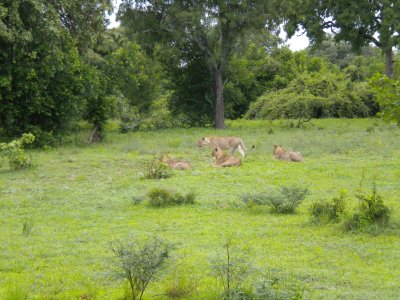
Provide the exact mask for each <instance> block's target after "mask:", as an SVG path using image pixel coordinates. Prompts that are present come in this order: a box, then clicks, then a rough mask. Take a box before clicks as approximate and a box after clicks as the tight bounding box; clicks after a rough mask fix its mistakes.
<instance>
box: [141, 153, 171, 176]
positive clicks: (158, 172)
mask: <svg viewBox="0 0 400 300" xmlns="http://www.w3.org/2000/svg"><path fill="white" fill-rule="evenodd" d="M170 176H171V173H170V171H169V169H168V166H166V165H165V164H163V163H162V162H161V161H160V159H159V158H157V157H154V158H153V160H152V161H150V162H147V163H146V164H145V172H144V177H145V178H147V179H164V178H168V177H170Z"/></svg>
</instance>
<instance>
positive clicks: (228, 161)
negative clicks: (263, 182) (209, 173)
mask: <svg viewBox="0 0 400 300" xmlns="http://www.w3.org/2000/svg"><path fill="white" fill-rule="evenodd" d="M211 156H212V157H213V158H214V161H215V162H214V164H213V165H212V166H213V167H233V166H236V167H238V166H240V165H241V164H242V162H241V161H240V159H239V158H237V157H234V156H233V155H230V154H225V153H224V151H222V149H221V148H219V147H217V148H214V150H213V152H212V153H211Z"/></svg>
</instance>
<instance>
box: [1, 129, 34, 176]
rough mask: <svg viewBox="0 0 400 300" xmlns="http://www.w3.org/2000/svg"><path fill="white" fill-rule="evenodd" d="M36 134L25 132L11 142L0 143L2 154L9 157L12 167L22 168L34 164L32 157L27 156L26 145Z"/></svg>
mask: <svg viewBox="0 0 400 300" xmlns="http://www.w3.org/2000/svg"><path fill="white" fill-rule="evenodd" d="M34 140H35V136H34V135H33V134H31V133H24V134H23V135H22V137H21V138H20V139H17V140H13V141H12V142H10V143H0V155H1V156H4V157H6V158H7V159H8V164H9V166H10V168H11V169H14V170H16V169H22V168H29V167H32V166H33V162H32V159H31V157H27V155H26V153H25V151H24V145H27V144H31V143H33V141H34Z"/></svg>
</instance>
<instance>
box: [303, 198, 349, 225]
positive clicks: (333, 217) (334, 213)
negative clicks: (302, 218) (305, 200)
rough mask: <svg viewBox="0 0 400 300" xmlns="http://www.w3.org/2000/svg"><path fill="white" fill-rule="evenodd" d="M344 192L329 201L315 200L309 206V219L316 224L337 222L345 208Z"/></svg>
mask: <svg viewBox="0 0 400 300" xmlns="http://www.w3.org/2000/svg"><path fill="white" fill-rule="evenodd" d="M346 197H347V195H346V193H344V192H342V193H340V195H339V196H337V197H334V198H333V199H332V201H331V202H315V203H313V204H312V205H311V207H310V215H311V219H312V221H313V222H314V223H316V224H326V223H338V222H339V221H340V219H341V217H342V216H343V215H344V213H345V210H346Z"/></svg>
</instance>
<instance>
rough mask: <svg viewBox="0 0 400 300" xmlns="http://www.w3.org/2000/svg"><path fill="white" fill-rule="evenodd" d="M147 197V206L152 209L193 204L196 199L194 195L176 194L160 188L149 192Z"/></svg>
mask: <svg viewBox="0 0 400 300" xmlns="http://www.w3.org/2000/svg"><path fill="white" fill-rule="evenodd" d="M147 196H148V199H149V202H148V203H149V205H150V206H153V207H166V206H179V205H186V204H194V203H195V198H196V195H195V194H194V193H188V194H186V195H182V194H180V193H178V192H175V191H172V190H167V189H162V188H154V189H152V190H150V192H149V193H148V194H147Z"/></svg>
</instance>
